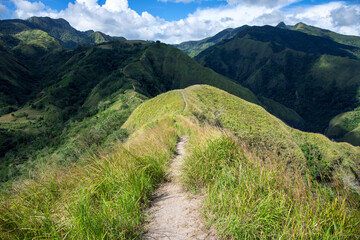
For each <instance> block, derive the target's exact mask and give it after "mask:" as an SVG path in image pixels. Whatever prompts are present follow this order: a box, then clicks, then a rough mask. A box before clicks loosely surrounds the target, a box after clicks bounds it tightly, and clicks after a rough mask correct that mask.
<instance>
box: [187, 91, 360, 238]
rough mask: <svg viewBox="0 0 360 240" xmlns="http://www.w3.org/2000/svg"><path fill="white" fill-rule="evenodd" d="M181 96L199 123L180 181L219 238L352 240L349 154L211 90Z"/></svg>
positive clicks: (354, 217) (355, 155) (354, 205)
mask: <svg viewBox="0 0 360 240" xmlns="http://www.w3.org/2000/svg"><path fill="white" fill-rule="evenodd" d="M185 93H186V96H187V97H188V99H189V100H188V101H189V111H191V112H192V113H194V115H195V116H196V117H197V119H198V120H200V121H203V122H204V123H205V127H201V128H199V127H196V126H192V129H198V130H197V131H196V130H195V131H192V135H190V136H191V140H190V141H191V148H190V149H191V150H190V152H192V154H190V156H189V157H188V158H187V160H186V166H185V167H184V174H185V175H184V178H185V182H186V183H187V185H188V187H189V188H190V189H196V190H201V189H204V190H205V192H206V199H205V200H204V217H205V218H206V219H207V220H208V223H209V224H211V225H214V226H215V227H216V228H217V230H218V233H219V234H220V235H221V236H222V237H223V238H237V239H269V238H272V239H273V238H275V239H277V238H281V237H282V238H286V239H312V238H316V239H318V238H321V239H336V238H339V239H353V238H356V237H357V236H359V234H360V233H359V231H358V229H359V220H360V219H359V205H358V200H359V195H358V193H359V190H360V189H359V188H358V187H357V185H356V184H354V183H355V182H356V181H357V180H356V175H354V173H352V171H356V172H357V174H358V173H359V170H360V169H359V161H358V159H359V154H360V152H359V150H358V149H357V148H355V147H352V146H350V145H349V144H338V143H333V142H331V141H330V140H328V139H326V138H325V137H323V136H321V135H318V134H311V133H304V132H301V131H298V130H295V129H291V128H289V127H287V126H286V125H284V124H283V123H282V122H280V121H279V120H278V119H276V118H274V117H272V116H271V115H269V114H268V113H266V112H265V111H264V110H262V109H261V108H260V107H258V106H256V105H252V104H249V103H246V102H244V101H243V100H241V99H237V98H235V97H234V98H233V97H231V96H229V95H228V94H227V93H225V92H221V91H218V90H214V89H213V88H211V87H198V86H196V87H192V88H188V89H186V90H185ZM206 123H210V124H212V125H215V126H217V128H214V127H213V128H209V127H206ZM224 129H226V131H225V132H224ZM349 178H351V179H352V180H349ZM349 188H350V189H352V190H350V191H349V190H346V189H349ZM352 191H355V192H356V191H357V193H355V194H354V192H352Z"/></svg>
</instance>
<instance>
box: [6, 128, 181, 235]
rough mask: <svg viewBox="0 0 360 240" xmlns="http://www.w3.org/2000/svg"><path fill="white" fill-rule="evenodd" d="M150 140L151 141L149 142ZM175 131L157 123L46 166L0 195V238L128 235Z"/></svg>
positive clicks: (161, 171)
mask: <svg viewBox="0 0 360 240" xmlns="http://www.w3.org/2000/svg"><path fill="white" fill-rule="evenodd" d="M155 139H156V141H154V140H155ZM176 140H177V135H176V131H174V130H173V129H172V128H171V126H169V124H168V123H166V122H162V123H161V124H160V125H159V126H157V127H154V128H153V129H148V130H147V131H144V132H143V133H141V134H140V135H138V137H137V138H136V139H132V140H130V141H128V142H127V143H125V144H124V145H123V146H121V145H120V146H118V147H114V150H113V152H112V153H108V154H106V155H103V156H101V157H95V158H93V159H92V158H88V159H87V160H84V161H82V162H80V163H79V164H78V165H72V166H69V167H66V168H65V167H56V166H49V168H48V169H44V173H43V174H40V175H39V176H38V177H37V178H35V179H32V180H28V181H26V182H23V183H20V184H19V185H18V186H16V187H15V188H14V190H13V193H14V194H13V195H11V196H8V197H6V198H3V199H1V210H0V226H1V227H0V229H1V232H0V236H1V237H2V238H4V239H19V238H21V239H34V238H35V239H39V238H56V239H58V238H66V239H130V238H135V237H137V236H138V235H139V234H140V230H141V229H140V226H141V224H142V222H143V215H142V214H141V210H142V209H143V208H144V207H145V206H147V204H148V199H149V197H150V196H151V193H152V191H153V190H154V187H155V186H156V185H157V184H158V183H159V182H160V181H161V180H163V179H164V177H165V169H166V162H168V161H169V160H170V158H171V156H172V152H173V151H174V149H175V142H176Z"/></svg>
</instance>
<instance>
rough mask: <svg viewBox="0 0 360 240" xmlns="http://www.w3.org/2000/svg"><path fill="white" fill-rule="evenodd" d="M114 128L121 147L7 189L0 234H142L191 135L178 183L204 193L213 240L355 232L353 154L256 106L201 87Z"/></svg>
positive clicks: (175, 94)
mask: <svg viewBox="0 0 360 240" xmlns="http://www.w3.org/2000/svg"><path fill="white" fill-rule="evenodd" d="M182 94H184V96H185V99H186V101H187V103H188V105H187V107H186V109H184V108H185V102H184V99H183V95H182ZM112 107H115V108H116V105H114V106H112ZM110 108H111V107H110ZM104 115H107V114H105V112H104ZM106 125H107V124H106ZM89 126H92V124H90V125H89ZM122 129H124V130H126V131H127V132H129V133H131V135H130V136H129V137H128V138H127V140H126V141H125V142H124V143H119V142H118V143H116V146H113V147H110V148H101V149H98V151H99V153H98V154H89V155H85V156H83V157H80V158H79V159H78V160H77V162H76V164H68V165H63V164H59V162H55V163H46V164H43V165H41V167H39V168H37V169H36V171H35V172H34V174H33V175H32V176H31V177H30V178H28V179H24V180H21V181H18V182H16V183H14V184H13V186H12V188H10V189H9V190H8V192H7V193H4V195H3V196H4V197H3V198H2V200H1V202H0V205H1V208H0V209H1V210H0V229H1V234H2V235H1V236H2V237H3V238H6V239H17V238H24V239H26V238H64V237H65V238H69V239H75V238H76V239H88V238H103V239H125V238H137V237H139V236H141V231H142V224H143V219H144V213H143V210H144V208H146V206H148V204H149V199H150V196H151V193H152V192H153V190H154V189H155V187H156V186H157V184H159V183H160V182H161V181H164V179H165V176H166V168H167V163H168V161H169V160H170V159H171V158H172V153H173V152H174V150H175V143H176V141H177V139H178V138H179V136H183V135H188V136H190V147H189V151H188V152H189V156H188V158H187V160H186V166H185V167H184V169H183V176H184V183H185V184H186V186H188V187H189V188H190V189H194V190H197V191H205V192H206V198H205V199H204V203H203V204H204V212H203V213H204V216H205V218H206V219H207V220H208V224H209V225H213V226H214V227H215V228H216V229H217V230H218V233H219V234H220V236H221V237H223V238H232V237H233V238H264V239H265V238H278V237H281V236H283V237H286V238H295V239H297V238H349V239H351V238H353V237H354V236H358V234H359V232H358V231H359V226H358V224H359V216H360V215H359V211H360V210H359V206H358V193H359V189H357V186H356V184H353V183H354V182H356V177H355V175H354V174H358V173H359V170H360V169H359V167H358V166H359V162H358V159H359V155H360V152H359V150H358V149H357V148H355V147H352V146H350V145H348V144H339V143H333V142H331V141H330V140H328V139H326V138H325V137H323V136H321V135H317V134H311V133H303V132H300V131H298V130H295V129H291V128H290V127H288V126H286V125H285V124H284V123H282V122H281V121H280V120H278V119H277V118H275V117H273V116H271V115H270V114H269V113H267V112H266V111H265V110H264V109H262V108H261V107H259V106H257V105H255V104H252V103H249V102H246V101H244V100H242V99H239V98H237V97H235V96H233V95H230V94H228V93H226V92H223V91H221V90H218V89H216V88H213V87H210V86H206V85H201V86H199V85H198V86H193V87H190V88H187V89H185V90H183V91H179V90H177V91H171V92H168V93H165V94H161V95H159V96H157V97H156V98H154V99H151V100H149V101H146V102H145V103H143V104H142V105H141V106H139V107H138V108H137V109H136V110H135V111H134V112H133V113H132V115H131V116H130V117H129V118H128V120H127V121H126V122H125V124H124V125H123V126H122ZM95 153H96V152H95ZM280 176H281V177H280ZM346 189H347V190H346ZM35 216H36V217H35ZM250 216H251V217H250Z"/></svg>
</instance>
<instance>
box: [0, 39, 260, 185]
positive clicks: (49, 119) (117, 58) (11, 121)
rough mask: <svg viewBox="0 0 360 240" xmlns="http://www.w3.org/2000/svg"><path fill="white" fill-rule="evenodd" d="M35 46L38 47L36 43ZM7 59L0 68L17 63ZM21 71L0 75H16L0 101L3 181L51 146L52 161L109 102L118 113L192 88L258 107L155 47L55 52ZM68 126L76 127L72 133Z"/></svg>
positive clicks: (125, 44) (179, 56) (248, 95)
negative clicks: (210, 90) (207, 88)
mask: <svg viewBox="0 0 360 240" xmlns="http://www.w3.org/2000/svg"><path fill="white" fill-rule="evenodd" d="M45 42H47V41H45ZM50 42H52V41H50ZM36 44H37V45H38V46H41V44H42V42H37V43H36ZM20 49H22V50H24V49H25V48H20ZM13 51H15V50H13ZM8 54H9V57H6V58H5V57H4V60H10V59H12V58H14V60H13V61H14V62H15V61H19V60H17V59H16V58H15V57H14V56H13V55H11V53H8ZM4 56H5V55H4ZM25 63H27V65H26V64H24V66H27V67H24V69H21V68H20V66H22V65H19V66H17V65H15V64H12V63H11V62H9V63H8V62H6V64H7V65H6V66H5V67H4V69H7V71H8V70H10V69H11V68H8V67H7V66H8V65H13V67H18V68H19V69H17V68H16V69H14V70H13V71H14V74H15V73H16V74H19V75H14V76H17V78H15V79H9V80H8V81H7V82H9V83H6V84H8V85H9V86H10V87H12V91H5V90H4V91H3V93H2V94H3V96H4V101H3V105H2V116H0V135H1V138H2V140H3V141H2V142H0V148H1V149H2V150H3V151H2V155H0V158H1V157H3V159H2V160H0V161H1V162H2V165H3V166H2V168H3V172H2V173H1V174H0V176H1V179H2V180H3V181H6V180H8V179H10V178H11V176H13V175H17V174H20V173H19V171H18V167H17V166H18V165H19V164H23V163H24V162H27V161H29V162H31V161H32V160H33V159H34V158H36V157H35V156H36V155H37V153H38V152H39V151H42V149H43V148H44V147H46V146H47V145H50V146H52V147H49V148H50V149H48V150H47V151H50V152H51V153H53V152H54V151H57V149H59V148H61V147H59V146H64V144H65V145H66V144H68V142H67V139H68V138H69V137H68V135H69V136H72V132H73V130H71V129H73V128H75V126H82V125H83V121H85V122H86V121H90V120H87V119H88V118H90V119H95V117H94V116H96V115H97V114H99V113H101V112H102V111H103V110H105V109H107V107H108V106H110V105H111V104H113V103H114V102H119V103H118V104H119V105H120V106H121V108H122V107H124V111H125V110H126V109H127V107H126V106H125V105H127V104H130V103H132V102H133V97H135V96H136V95H137V94H139V95H140V96H142V97H141V98H140V99H146V98H149V97H154V96H156V95H158V94H160V93H163V92H166V91H169V90H172V89H177V88H184V87H187V86H190V85H193V84H210V85H213V86H216V87H219V88H222V89H225V90H227V91H229V92H231V93H233V94H235V95H237V96H240V97H242V98H243V99H246V100H248V101H250V102H254V103H257V104H260V101H259V100H258V98H257V97H256V96H255V95H254V94H253V93H252V92H251V91H249V90H248V89H246V88H244V87H242V86H241V85H239V84H236V83H234V82H233V81H231V80H230V79H228V78H226V77H224V76H221V75H219V74H217V73H215V72H214V71H212V70H211V69H208V68H204V67H202V66H201V65H200V64H198V63H197V62H196V61H195V60H193V59H191V58H190V57H189V56H187V55H186V54H185V53H183V52H181V51H180V50H178V49H176V48H174V47H171V46H169V45H165V44H161V43H152V42H145V41H143V42H141V41H136V42H134V41H122V42H110V43H103V44H98V45H93V46H91V45H86V46H80V47H78V48H76V49H74V50H71V51H69V50H67V49H58V50H56V51H49V52H47V53H46V54H44V55H42V56H41V57H39V58H33V60H32V62H31V65H30V64H28V61H25ZM30 66H31V67H30ZM20 70H21V71H25V70H27V71H28V72H26V74H28V75H29V76H31V77H33V78H34V79H36V82H35V81H31V79H32V78H30V77H28V78H24V79H23V78H21V77H22V76H26V75H20V73H22V72H21V71H20ZM7 71H5V70H4V71H3V73H4V74H6V76H7V75H9V76H12V75H13V72H7ZM35 77H36V78H35ZM21 81H22V82H25V83H26V84H21V83H22V82H21ZM12 83H13V85H10V84H12ZM18 84H21V85H19V86H18V87H20V86H21V87H23V88H24V89H21V90H23V91H24V94H23V95H24V96H22V95H20V93H21V91H20V90H18V89H16V88H15V87H16V86H17V85H18ZM5 86H7V85H5ZM16 92H17V93H18V94H17V95H16V97H18V98H20V97H21V102H20V101H18V102H16V101H15V100H14V99H16V98H15V97H14V96H13V95H11V94H12V93H16ZM131 93H132V95H131ZM119 98H120V99H119ZM5 100H6V101H5ZM11 101H14V102H11ZM139 101H140V100H139ZM135 102H138V101H135ZM11 104H13V105H11ZM126 112H127V111H126ZM127 113H128V112H127ZM74 121H75V122H78V124H75V126H74V125H73V122H74ZM79 128H81V127H79ZM66 129H68V131H70V133H67V131H66ZM62 135H63V136H62ZM45 136H47V137H45ZM106 136H107V135H106ZM34 142H36V144H34ZM47 147H48V146H47ZM65 152H66V151H65ZM10 165H11V166H12V167H9V166H10ZM0 172H1V171H0Z"/></svg>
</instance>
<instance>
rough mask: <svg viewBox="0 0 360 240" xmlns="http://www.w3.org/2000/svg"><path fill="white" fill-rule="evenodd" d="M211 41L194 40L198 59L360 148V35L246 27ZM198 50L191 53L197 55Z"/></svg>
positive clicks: (316, 129) (299, 28) (310, 126)
mask: <svg viewBox="0 0 360 240" xmlns="http://www.w3.org/2000/svg"><path fill="white" fill-rule="evenodd" d="M228 31H232V30H228ZM223 32H226V31H223ZM224 36H227V35H224ZM211 39H212V38H208V39H204V40H201V41H198V42H193V46H202V48H203V49H204V50H203V51H202V52H200V53H199V54H197V55H196V56H195V59H196V60H197V61H198V62H199V63H201V64H202V65H203V66H206V67H210V68H211V69H213V70H214V71H216V72H217V73H220V74H222V75H224V76H227V77H229V78H231V79H233V80H234V81H236V82H238V83H240V84H242V85H243V86H245V87H248V88H249V89H250V90H252V91H253V92H254V93H255V94H256V95H257V96H258V98H259V99H264V98H265V99H271V100H275V101H276V102H279V103H281V104H283V105H285V106H286V107H288V108H290V109H292V110H294V111H295V112H296V113H298V114H299V115H300V116H301V117H302V118H303V119H304V120H305V124H304V126H303V129H304V130H308V131H314V132H321V133H326V135H327V136H328V137H330V138H332V139H335V140H337V141H347V142H350V143H352V144H355V145H360V134H359V131H360V128H358V127H359V126H360V125H359V123H360V119H359V118H357V117H356V116H358V115H359V114H358V110H357V109H358V107H359V105H360V103H359V97H358V96H359V95H358V92H359V86H360V60H359V59H360V58H359V56H360V55H359V53H360V48H359V46H360V37H357V36H346V35H341V34H338V33H334V32H331V31H328V30H324V29H320V28H316V27H312V26H308V25H305V24H303V23H298V24H296V25H295V26H287V25H285V24H284V23H280V24H279V25H278V26H277V27H270V26H264V27H248V26H244V27H242V28H238V29H236V34H235V35H234V36H230V35H229V38H227V37H225V38H224V39H222V40H221V41H216V40H214V41H211ZM205 41H210V42H211V43H209V42H207V45H204V44H203V43H204V42H205ZM186 44H187V43H182V44H180V45H177V47H179V48H180V49H182V47H183V46H186ZM196 49H197V48H196V47H195V48H193V49H191V48H189V49H186V50H185V51H186V52H187V53H189V54H190V55H191V54H192V53H193V51H197V50H196ZM192 55H195V54H192ZM263 102H266V101H263ZM269 109H270V108H269ZM278 116H279V114H278ZM293 126H295V125H293Z"/></svg>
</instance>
